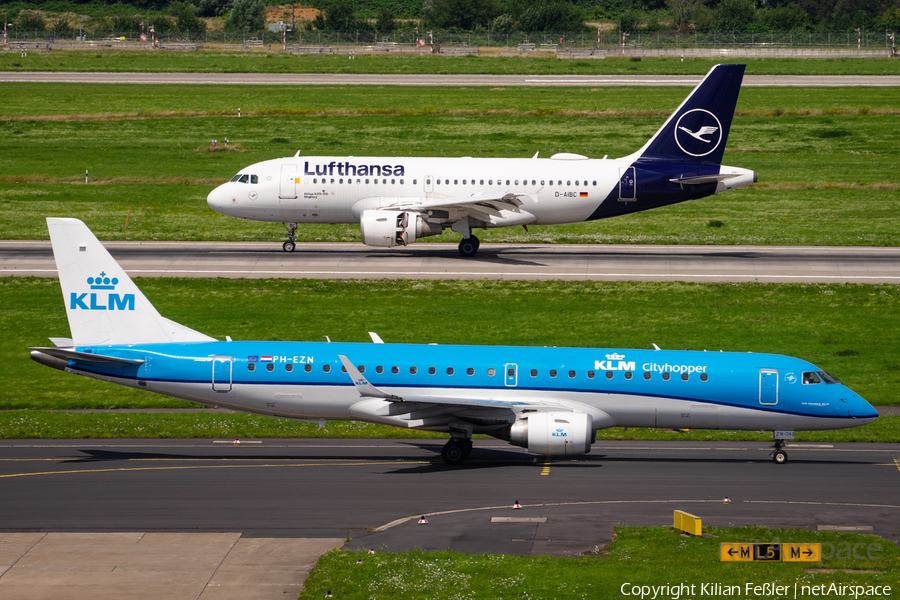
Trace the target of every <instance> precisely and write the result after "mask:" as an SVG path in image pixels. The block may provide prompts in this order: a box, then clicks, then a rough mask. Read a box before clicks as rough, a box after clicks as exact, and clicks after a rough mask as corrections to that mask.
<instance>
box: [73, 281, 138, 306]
mask: <svg viewBox="0 0 900 600" xmlns="http://www.w3.org/2000/svg"><path fill="white" fill-rule="evenodd" d="M87 283H88V285H90V286H91V289H92V290H114V289H116V285H117V284H118V283H119V280H118V278H116V277H113V278H112V279H110V278H109V277H107V276H106V273H103V272H101V273H100V276H99V277H88V278H87ZM89 296H90V299H88V297H89ZM69 309H70V310H134V294H122V295H121V296H120V295H119V294H114V293H109V294H106V297H105V298H104V297H103V293H102V292H100V293H98V292H85V293H83V294H79V293H76V292H72V293H71V294H70V296H69Z"/></svg>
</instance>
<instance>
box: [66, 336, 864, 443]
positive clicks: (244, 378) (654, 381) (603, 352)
mask: <svg viewBox="0 0 900 600" xmlns="http://www.w3.org/2000/svg"><path fill="white" fill-rule="evenodd" d="M79 350H82V351H89V352H93V353H97V354H103V355H105V356H115V357H121V358H129V359H138V360H143V361H144V363H143V364H141V365H134V366H131V365H124V366H119V365H99V364H86V363H81V362H80V361H74V360H72V361H69V369H70V370H73V371H76V372H80V373H83V374H86V375H88V376H92V377H96V378H98V379H104V380H111V381H114V382H116V383H121V384H124V385H129V386H132V387H136V388H139V389H147V390H149V391H154V392H158V393H162V394H166V395H170V396H174V397H177V398H182V399H185V400H189V401H192V402H199V403H203V404H207V405H217V406H223V407H231V408H234V409H237V410H241V411H248V412H254V413H258V414H267V415H274V416H281V417H288V418H296V419H311V420H329V419H355V420H362V421H369V422H376V423H384V424H389V425H397V426H405V427H413V428H419V429H430V430H438V431H446V430H447V425H448V423H450V422H451V421H452V420H453V419H458V418H465V417H466V414H471V415H473V416H471V418H470V419H469V421H470V422H472V423H473V424H474V431H475V432H476V433H478V432H482V433H491V432H494V431H497V430H498V428H502V427H505V426H508V425H509V424H510V423H511V422H513V421H515V419H516V417H517V414H519V413H521V412H522V411H524V412H528V411H529V405H531V404H534V405H535V406H537V405H540V406H541V407H543V408H544V409H546V407H547V406H552V407H558V408H559V409H560V410H576V411H582V412H587V413H588V414H591V415H592V416H593V428H594V429H603V428H606V427H613V426H619V427H684V428H695V429H737V430H757V429H766V430H777V429H784V430H824V429H840V428H846V427H854V426H858V425H864V424H866V423H869V422H872V421H874V420H875V419H876V418H877V416H878V415H877V413H876V411H875V410H874V409H873V408H872V406H871V405H870V404H869V403H868V402H866V401H865V400H864V399H863V398H861V397H860V396H859V395H857V394H856V393H854V392H853V391H852V390H850V389H849V388H847V387H846V386H844V385H843V384H841V383H838V382H836V381H834V380H832V379H831V378H830V377H829V376H827V374H825V373H824V372H823V371H822V370H821V369H819V368H818V367H816V366H814V365H812V364H811V363H809V362H806V361H804V360H800V359H797V358H792V357H789V356H781V355H773V354H753V353H732V352H705V351H704V352H695V351H665V350H659V351H653V350H634V349H621V348H620V349H591V348H535V347H510V346H439V345H413V344H357V343H324V342H309V343H307V342H197V343H184V344H148V345H142V346H112V347H103V348H79ZM339 355H345V356H347V357H348V358H349V360H350V361H351V362H352V363H353V364H354V365H356V366H357V368H358V369H359V370H360V371H361V372H363V373H364V374H365V377H366V378H367V379H368V381H369V382H370V383H371V384H372V385H374V386H377V387H378V388H380V389H382V390H385V391H387V392H390V393H394V394H398V395H403V394H411V393H415V394H416V395H417V396H418V397H422V396H429V397H430V396H433V397H436V398H468V399H481V400H500V401H509V400H512V399H514V400H516V401H517V402H519V403H521V405H518V406H516V407H515V408H509V407H505V408H498V409H496V410H495V411H490V414H488V413H486V412H485V411H484V410H480V411H479V412H478V413H477V414H476V413H474V412H472V411H470V409H468V408H467V407H453V406H449V407H448V406H445V407H443V409H442V410H432V412H431V413H430V414H428V415H420V416H421V417H422V418H418V417H416V418H410V417H409V416H408V415H407V416H398V415H399V412H398V411H397V410H393V409H391V407H390V406H389V404H390V403H389V402H386V401H384V400H382V399H377V398H365V397H361V396H360V393H358V391H357V389H356V388H355V387H354V385H353V381H352V380H351V378H350V376H349V375H348V374H347V373H346V372H345V371H344V369H343V367H342V364H341V361H340V360H339V358H338V356H339ZM828 381H833V382H832V383H828ZM467 411H468V413H467Z"/></svg>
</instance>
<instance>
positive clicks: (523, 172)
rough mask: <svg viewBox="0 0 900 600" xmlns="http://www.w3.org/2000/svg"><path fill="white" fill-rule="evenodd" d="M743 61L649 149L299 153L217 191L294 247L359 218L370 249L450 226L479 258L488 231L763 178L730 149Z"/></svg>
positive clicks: (681, 111)
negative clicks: (492, 154)
mask: <svg viewBox="0 0 900 600" xmlns="http://www.w3.org/2000/svg"><path fill="white" fill-rule="evenodd" d="M743 76H744V65H717V66H715V67H713V68H712V70H711V71H710V72H709V73H708V74H707V76H706V77H705V78H704V79H703V81H702V82H701V83H700V85H698V86H697V88H696V89H694V91H693V92H691V94H690V95H689V96H688V97H687V99H686V100H685V101H684V102H683V103H682V104H681V106H679V107H678V109H677V110H676V111H675V112H674V113H673V114H672V116H670V117H669V119H668V120H667V121H666V122H665V124H663V126H662V127H661V128H660V130H659V131H657V132H656V134H655V135H654V136H653V137H652V138H651V139H650V141H649V142H647V143H646V144H645V145H644V147H643V148H641V149H640V150H638V151H637V152H635V153H634V154H631V155H629V156H626V157H624V158H617V159H610V160H607V159H606V158H605V157H604V158H602V159H589V158H588V157H587V156H582V155H580V154H554V155H553V156H551V157H550V158H548V159H539V158H538V157H537V156H538V155H537V154H535V155H534V157H533V158H468V157H467V158H401V157H396V156H394V157H352V156H351V157H337V156H300V153H299V152H298V153H297V154H296V155H294V156H292V157H289V158H279V159H276V160H269V161H265V162H261V163H256V164H254V165H250V166H249V167H247V168H246V169H243V170H242V171H241V172H240V173H238V174H237V175H235V176H234V177H233V178H232V179H231V181H229V182H228V183H224V184H222V185H220V186H219V187H217V188H216V189H214V190H213V191H212V192H210V194H209V197H208V198H207V202H208V203H209V206H210V207H211V208H212V209H213V210H216V211H218V212H220V213H222V214H224V215H229V216H232V217H240V218H242V219H250V220H254V221H269V222H275V223H278V222H282V223H284V224H285V226H286V227H287V231H288V234H287V238H288V239H287V241H285V242H284V246H283V248H284V250H285V251H286V252H293V251H294V248H295V233H296V229H297V223H350V224H356V223H359V224H360V229H361V233H362V241H363V243H364V244H368V245H370V246H382V247H392V246H406V245H409V244H412V243H413V242H415V241H416V240H417V239H419V238H423V237H426V236H432V235H439V234H440V233H441V232H443V230H444V229H447V228H450V229H452V230H453V231H455V232H457V233H459V234H461V235H462V241H461V242H460V244H459V252H460V254H462V255H463V256H474V255H475V253H476V252H478V246H479V242H478V238H477V237H476V236H474V235H472V231H473V230H475V229H478V228H482V229H487V228H492V227H510V226H514V225H524V226H526V228H527V226H528V225H531V224H534V225H556V224H560V223H580V222H583V221H592V220H595V219H605V218H607V217H615V216H618V215H625V214H629V213H634V212H639V211H643V210H648V209H651V208H657V207H660V206H668V205H669V204H676V203H678V202H684V201H686V200H694V199H696V198H704V197H706V196H711V195H714V194H719V193H721V192H724V191H727V190H733V189H737V188H741V187H744V186H746V185H749V184H751V183H754V182H755V181H756V173H755V172H753V171H750V170H748V169H740V168H737V167H726V166H723V165H722V164H721V163H722V154H723V152H724V151H725V143H726V141H727V140H728V130H729V128H730V127H731V119H732V117H733V116H734V107H735V105H736V104H737V98H738V92H739V91H740V88H741V80H742V79H743Z"/></svg>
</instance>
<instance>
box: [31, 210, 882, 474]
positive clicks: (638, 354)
mask: <svg viewBox="0 0 900 600" xmlns="http://www.w3.org/2000/svg"><path fill="white" fill-rule="evenodd" d="M47 224H48V227H49V229H50V237H51V240H52V243H53V254H54V255H55V257H56V266H57V269H58V271H59V280H60V284H61V287H62V292H63V299H64V301H65V305H66V314H67V316H68V318H69V328H70V329H71V333H72V338H71V339H60V338H51V340H52V341H53V342H54V343H55V344H56V347H55V348H32V349H31V350H32V352H31V358H32V359H33V360H35V361H37V362H39V363H41V364H44V365H47V366H50V367H54V368H56V369H60V370H62V371H67V372H69V373H75V374H78V375H84V376H87V377H92V378H94V379H100V380H103V381H110V382H113V383H118V384H121V385H126V386H129V387H133V388H137V389H143V390H148V391H152V392H156V393H159V394H165V395H167V396H173V397H175V398H180V399H182V400H188V401H190V402H198V403H200V404H209V405H218V406H223V407H226V408H232V409H234V410H239V411H244V412H250V413H256V414H261V415H272V416H276V417H284V418H288V419H300V420H305V421H314V422H315V421H317V422H320V423H324V422H325V421H328V420H332V419H339V420H356V421H367V422H370V423H381V424H384V425H393V426H395V427H406V428H410V429H421V430H427V431H440V432H445V433H448V434H450V441H449V442H447V445H446V446H444V449H443V452H442V456H443V459H444V460H445V461H446V462H448V463H450V464H457V463H460V462H462V461H463V460H465V458H466V457H467V456H468V454H469V452H470V451H471V449H472V435H473V434H476V433H483V434H488V435H491V436H494V437H497V438H500V439H503V440H507V441H509V442H510V443H511V444H515V445H517V446H523V447H526V448H528V451H529V452H533V453H535V454H543V455H548V456H571V455H577V454H584V453H587V452H590V450H591V443H592V442H593V441H594V439H595V437H596V431H597V430H599V429H606V428H608V427H666V428H669V427H676V428H693V429H744V430H759V429H765V430H772V431H779V432H781V433H792V432H793V431H794V430H821V429H843V428H847V427H856V426H859V425H865V424H866V423H871V422H873V421H874V420H875V419H877V418H878V414H877V413H876V412H875V410H874V409H873V408H872V406H871V405H869V403H868V402H866V401H865V400H863V399H862V398H860V397H859V396H858V395H856V394H855V393H854V392H853V391H852V390H850V389H848V388H847V387H845V386H844V385H842V384H841V383H840V382H838V380H837V379H835V378H834V377H832V376H831V375H829V374H828V373H826V372H824V371H823V370H822V369H819V368H818V367H816V366H815V365H812V364H810V363H808V362H806V361H804V360H800V359H797V358H791V357H789V356H778V355H773V354H752V353H746V354H744V353H730V352H689V351H664V350H626V349H622V348H603V349H600V348H534V347H515V346H438V345H419V344H385V343H383V342H382V341H381V339H380V338H379V337H378V336H377V335H376V334H371V335H372V340H373V342H374V343H372V344H346V343H331V342H239V341H232V340H231V339H230V338H229V339H227V340H226V341H224V342H222V341H217V340H215V339H213V338H211V337H209V336H207V335H204V334H202V333H199V332H197V331H194V330H192V329H189V328H187V327H185V326H183V325H179V324H178V323H175V322H173V321H170V320H168V319H166V318H165V317H163V316H161V315H160V314H159V313H158V312H157V311H156V309H155V308H153V306H152V305H151V304H150V302H149V301H148V300H147V298H145V297H144V295H143V294H142V293H141V291H140V290H139V289H138V288H137V286H135V284H134V283H133V282H132V281H131V279H130V278H129V277H128V275H127V274H126V273H125V271H123V270H122V268H121V267H120V266H119V265H118V264H117V263H116V262H115V260H113V258H112V257H111V256H110V255H109V253H108V252H107V251H106V249H105V248H104V247H103V246H102V245H101V244H100V242H99V241H97V238H96V237H94V235H93V234H92V233H91V231H90V230H89V229H88V228H87V226H85V225H84V223H82V222H81V221H78V220H76V219H56V218H48V219H47ZM777 437H778V440H777V441H776V446H775V451H774V452H773V457H774V459H775V462H778V463H783V462H785V461H786V460H787V454H785V452H784V450H783V449H782V446H783V443H782V442H781V438H783V437H790V436H785V435H782V436H777Z"/></svg>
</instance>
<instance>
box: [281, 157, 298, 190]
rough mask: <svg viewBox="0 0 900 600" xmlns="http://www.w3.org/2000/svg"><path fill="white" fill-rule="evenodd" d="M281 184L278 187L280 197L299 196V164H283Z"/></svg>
mask: <svg viewBox="0 0 900 600" xmlns="http://www.w3.org/2000/svg"><path fill="white" fill-rule="evenodd" d="M280 181H281V184H280V187H279V189H278V197H279V198H296V197H297V165H281V180H280Z"/></svg>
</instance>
